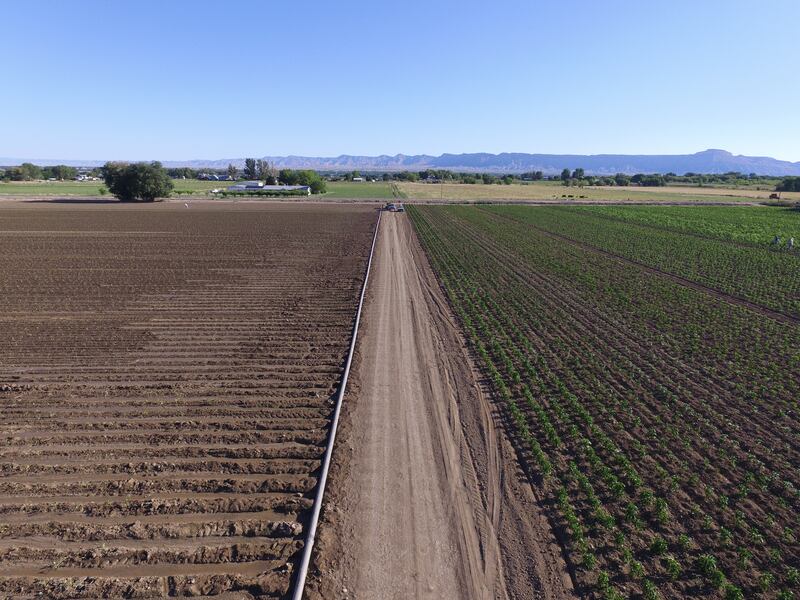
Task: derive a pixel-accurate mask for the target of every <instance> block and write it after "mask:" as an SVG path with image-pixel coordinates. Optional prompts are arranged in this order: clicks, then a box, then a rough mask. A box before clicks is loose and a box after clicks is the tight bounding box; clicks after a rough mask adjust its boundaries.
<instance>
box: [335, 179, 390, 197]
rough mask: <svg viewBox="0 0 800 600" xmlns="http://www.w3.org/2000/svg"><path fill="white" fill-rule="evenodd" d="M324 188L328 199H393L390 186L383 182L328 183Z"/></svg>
mask: <svg viewBox="0 0 800 600" xmlns="http://www.w3.org/2000/svg"><path fill="white" fill-rule="evenodd" d="M326 187H327V189H328V192H327V193H326V194H325V197H329V198H394V194H393V193H392V186H391V184H389V183H387V182H385V181H374V182H372V181H364V182H356V183H353V182H351V181H329V182H328V183H326Z"/></svg>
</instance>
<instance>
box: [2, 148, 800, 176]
mask: <svg viewBox="0 0 800 600" xmlns="http://www.w3.org/2000/svg"><path fill="white" fill-rule="evenodd" d="M261 158H263V159H265V160H268V161H269V162H271V163H273V164H274V165H275V166H276V167H278V168H287V169H315V170H318V171H354V170H357V171H405V170H408V171H421V170H425V169H449V170H451V171H466V172H490V173H492V172H498V173H523V172H526V171H542V172H544V173H545V174H546V175H552V174H555V173H560V172H561V171H562V170H563V169H565V168H567V169H576V168H583V169H584V170H585V171H586V173H587V174H592V175H613V174H614V173H627V174H634V173H677V174H679V175H682V174H684V173H688V172H693V173H726V172H729V171H739V172H741V173H745V174H747V173H756V174H758V175H775V176H788V175H798V176H800V162H790V161H786V160H778V159H775V158H770V157H767V156H743V155H734V154H731V153H730V152H727V151H725V150H704V151H702V152H696V153H695V154H588V155H587V154H527V153H523V152H503V153H500V154H489V153H483V152H478V153H468V154H442V155H440V156H431V155H428V154H415V155H406V154H395V155H394V156H390V155H387V154H382V155H380V156H352V155H349V154H342V155H340V156H335V157H316V156H264V157H261ZM21 162H32V163H35V164H39V165H43V166H46V165H55V164H67V165H71V166H87V167H89V166H97V165H101V164H103V162H104V161H75V160H72V161H64V160H53V159H47V160H38V161H37V160H33V159H26V160H22V159H11V158H2V157H0V164H5V165H14V164H20V163H21ZM230 163H232V164H234V165H236V166H237V167H239V168H241V167H242V166H243V165H244V159H243V158H230V159H227V158H226V159H219V160H186V161H164V165H165V166H167V167H191V168H195V169H224V168H225V167H227V166H228V164H230Z"/></svg>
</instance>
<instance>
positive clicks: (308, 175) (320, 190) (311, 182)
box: [278, 169, 327, 194]
mask: <svg viewBox="0 0 800 600" xmlns="http://www.w3.org/2000/svg"><path fill="white" fill-rule="evenodd" d="M278 177H279V178H280V181H281V183H283V184H284V185H307V186H308V187H310V188H311V193H312V194H324V193H325V191H326V190H327V187H326V185H325V180H324V179H322V177H320V175H319V173H317V172H316V171H311V170H302V171H293V170H292V169H281V172H280V173H279V175H278Z"/></svg>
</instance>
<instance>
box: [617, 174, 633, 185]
mask: <svg viewBox="0 0 800 600" xmlns="http://www.w3.org/2000/svg"><path fill="white" fill-rule="evenodd" d="M630 182H631V178H630V177H628V176H627V175H625V173H617V174H616V175H614V183H616V184H617V185H629V184H630Z"/></svg>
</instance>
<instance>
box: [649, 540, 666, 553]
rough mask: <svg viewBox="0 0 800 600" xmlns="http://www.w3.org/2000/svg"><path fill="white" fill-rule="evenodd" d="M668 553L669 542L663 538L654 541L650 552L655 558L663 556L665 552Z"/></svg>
mask: <svg viewBox="0 0 800 600" xmlns="http://www.w3.org/2000/svg"><path fill="white" fill-rule="evenodd" d="M666 551H667V540H665V539H664V538H663V537H661V536H658V537H657V538H655V539H654V540H653V543H652V544H650V552H651V553H652V554H653V555H654V556H661V555H662V554H664V552H666Z"/></svg>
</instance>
